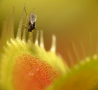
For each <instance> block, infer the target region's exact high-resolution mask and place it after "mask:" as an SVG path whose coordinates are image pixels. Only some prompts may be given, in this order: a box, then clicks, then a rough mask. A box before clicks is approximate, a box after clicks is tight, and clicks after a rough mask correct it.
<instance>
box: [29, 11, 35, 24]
mask: <svg viewBox="0 0 98 90" xmlns="http://www.w3.org/2000/svg"><path fill="white" fill-rule="evenodd" d="M36 19H37V16H36V14H35V13H31V14H30V18H29V21H30V22H31V24H33V23H34V22H36Z"/></svg>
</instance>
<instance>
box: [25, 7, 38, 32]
mask: <svg viewBox="0 0 98 90" xmlns="http://www.w3.org/2000/svg"><path fill="white" fill-rule="evenodd" d="M24 9H25V7H24ZM25 13H26V9H25ZM26 16H27V13H26ZM27 18H28V20H29V23H28V24H29V28H28V32H32V30H34V29H35V27H36V20H37V15H36V14H35V13H34V10H33V12H32V13H31V14H30V17H28V16H27ZM25 28H26V27H25Z"/></svg>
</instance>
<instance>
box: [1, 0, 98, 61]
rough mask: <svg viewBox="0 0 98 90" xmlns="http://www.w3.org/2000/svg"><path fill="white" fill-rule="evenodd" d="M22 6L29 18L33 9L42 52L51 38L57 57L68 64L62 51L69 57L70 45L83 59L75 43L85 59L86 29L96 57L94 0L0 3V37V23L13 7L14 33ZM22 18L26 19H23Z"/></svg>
mask: <svg viewBox="0 0 98 90" xmlns="http://www.w3.org/2000/svg"><path fill="white" fill-rule="evenodd" d="M24 3H25V5H26V11H27V14H28V16H29V14H30V13H31V12H32V11H33V8H35V11H34V12H35V13H36V14H37V23H36V29H37V30H43V31H44V41H45V48H46V50H49V48H50V47H51V40H52V38H51V36H52V35H53V34H55V35H56V37H57V53H61V55H62V56H63V58H64V59H66V61H67V62H69V61H68V57H67V55H66V49H68V50H69V51H70V52H71V54H72V57H73V58H74V59H76V57H75V56H74V52H73V51H72V48H71V45H70V41H71V40H72V41H74V42H75V46H76V47H77V50H78V53H79V56H80V58H81V59H82V58H83V55H82V52H81V47H80V45H79V41H82V42H83V44H84V49H85V52H86V56H88V55H89V47H88V46H89V45H88V43H89V41H88V40H89V39H88V32H87V30H88V29H90V31H91V34H92V40H93V53H96V48H95V46H96V40H97V36H98V35H97V34H98V0H0V33H1V31H2V23H3V21H4V20H5V19H6V17H9V16H10V12H11V11H12V9H13V6H15V19H14V20H15V22H14V23H15V30H17V28H18V25H19V21H20V18H21V14H22V11H23V7H24ZM25 17H26V16H25Z"/></svg>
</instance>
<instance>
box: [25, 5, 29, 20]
mask: <svg viewBox="0 0 98 90" xmlns="http://www.w3.org/2000/svg"><path fill="white" fill-rule="evenodd" d="M24 10H25V13H26V16H27V19H28V20H29V17H28V15H27V12H26V8H25V6H24Z"/></svg>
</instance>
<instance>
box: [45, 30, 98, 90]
mask: <svg viewBox="0 0 98 90" xmlns="http://www.w3.org/2000/svg"><path fill="white" fill-rule="evenodd" d="M71 44H72V48H73V51H74V54H75V56H76V58H77V64H76V65H74V64H73V63H72V61H73V59H72V57H71V54H70V53H69V51H67V55H68V57H69V59H70V61H71V63H72V64H71V65H72V67H71V69H70V72H68V73H67V74H66V75H64V76H61V77H60V78H59V79H58V80H56V81H55V82H54V83H53V84H52V85H51V86H50V87H48V88H47V89H46V90H98V54H95V55H93V52H92V51H93V49H92V38H91V34H90V31H89V53H90V55H89V56H88V57H86V55H85V50H84V47H83V44H82V42H80V46H81V48H82V53H83V56H84V59H83V60H80V59H79V55H78V53H77V50H76V47H75V45H74V43H73V42H72V43H71ZM96 52H97V49H96Z"/></svg>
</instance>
